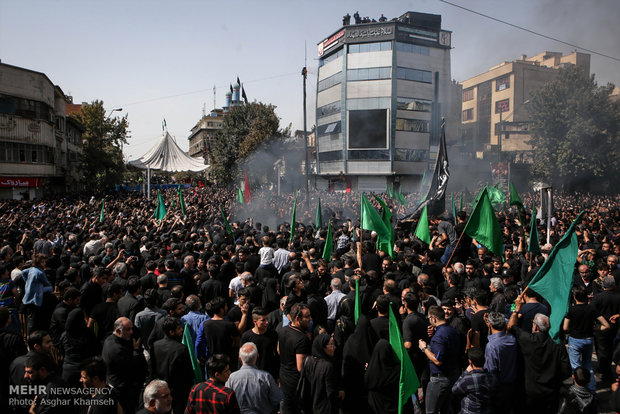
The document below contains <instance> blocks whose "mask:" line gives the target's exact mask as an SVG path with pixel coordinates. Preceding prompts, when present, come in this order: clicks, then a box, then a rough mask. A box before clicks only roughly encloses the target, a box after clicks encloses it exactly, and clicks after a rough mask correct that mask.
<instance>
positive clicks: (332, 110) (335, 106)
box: [316, 101, 340, 118]
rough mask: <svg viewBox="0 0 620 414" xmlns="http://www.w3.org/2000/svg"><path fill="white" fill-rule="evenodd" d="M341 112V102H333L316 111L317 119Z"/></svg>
mask: <svg viewBox="0 0 620 414" xmlns="http://www.w3.org/2000/svg"><path fill="white" fill-rule="evenodd" d="M338 112H340V101H336V102H332V103H330V104H327V105H323V106H321V107H320V108H317V109H316V117H317V118H321V117H324V116H328V115H332V114H336V113H338Z"/></svg>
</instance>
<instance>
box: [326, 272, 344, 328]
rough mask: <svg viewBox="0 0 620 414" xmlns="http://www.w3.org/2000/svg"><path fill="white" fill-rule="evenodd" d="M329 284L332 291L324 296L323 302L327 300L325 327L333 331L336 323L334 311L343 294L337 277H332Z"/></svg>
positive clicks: (340, 282)
mask: <svg viewBox="0 0 620 414" xmlns="http://www.w3.org/2000/svg"><path fill="white" fill-rule="evenodd" d="M330 286H331V288H332V293H330V294H329V295H327V296H325V302H327V327H328V329H329V331H330V332H333V331H334V325H335V324H336V311H337V310H338V305H339V304H340V301H341V300H342V298H344V297H345V296H347V295H345V294H344V293H342V291H341V289H342V280H340V279H338V278H337V277H335V278H333V279H332V281H331V283H330Z"/></svg>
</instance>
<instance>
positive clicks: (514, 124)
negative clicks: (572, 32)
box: [461, 52, 590, 163]
mask: <svg viewBox="0 0 620 414" xmlns="http://www.w3.org/2000/svg"><path fill="white" fill-rule="evenodd" d="M571 64H572V65H577V66H578V67H580V68H581V69H583V70H584V71H585V72H586V73H588V74H589V73H590V55H589V54H585V53H579V52H574V53H571V54H568V55H565V56H563V55H562V53H558V52H542V53H539V54H538V55H536V56H533V57H530V58H528V57H526V56H525V55H523V56H521V59H519V60H514V61H511V62H502V63H500V64H498V65H495V66H493V67H492V68H490V69H489V70H488V71H487V72H485V73H482V74H480V75H477V76H474V77H472V78H470V79H467V80H466V81H464V82H462V84H461V85H462V113H461V119H462V135H461V144H462V151H464V152H469V153H474V154H475V155H476V157H477V158H495V159H497V157H498V156H500V157H501V158H502V160H504V161H511V162H517V163H528V161H529V160H530V159H531V149H532V148H531V147H530V146H529V145H528V144H527V141H529V140H530V138H531V136H530V132H529V125H530V116H529V112H528V108H527V105H528V103H529V100H530V98H531V96H532V93H533V92H535V91H536V90H538V89H540V88H541V87H542V86H543V85H544V84H545V83H547V82H550V81H552V80H553V79H555V77H556V76H557V74H558V70H559V69H560V68H561V67H563V66H565V65H571Z"/></svg>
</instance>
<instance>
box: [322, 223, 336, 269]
mask: <svg viewBox="0 0 620 414" xmlns="http://www.w3.org/2000/svg"><path fill="white" fill-rule="evenodd" d="M333 250H334V236H333V234H332V221H331V220H330V221H329V224H328V225H327V238H326V239H325V246H323V255H322V256H321V257H322V258H323V259H325V260H327V261H328V262H329V261H330V260H331V258H332V251H333Z"/></svg>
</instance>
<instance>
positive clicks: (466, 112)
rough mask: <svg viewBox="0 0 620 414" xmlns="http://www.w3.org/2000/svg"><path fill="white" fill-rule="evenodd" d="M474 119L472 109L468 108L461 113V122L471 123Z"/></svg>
mask: <svg viewBox="0 0 620 414" xmlns="http://www.w3.org/2000/svg"><path fill="white" fill-rule="evenodd" d="M472 119H474V108H469V109H466V110H464V111H463V122H465V121H471V120H472Z"/></svg>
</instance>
